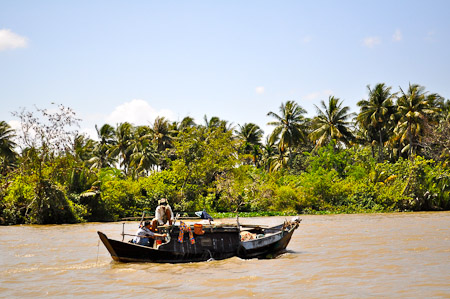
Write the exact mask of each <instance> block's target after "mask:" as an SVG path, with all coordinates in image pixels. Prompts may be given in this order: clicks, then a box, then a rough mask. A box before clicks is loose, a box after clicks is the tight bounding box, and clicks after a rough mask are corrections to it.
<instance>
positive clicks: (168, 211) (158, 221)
mask: <svg viewBox="0 0 450 299" xmlns="http://www.w3.org/2000/svg"><path fill="white" fill-rule="evenodd" d="M167 223H169V225H172V223H173V212H172V208H171V207H170V206H169V203H168V202H167V199H165V198H161V199H160V200H159V201H158V207H156V210H155V218H153V220H152V231H156V228H157V226H158V225H165V224H167Z"/></svg>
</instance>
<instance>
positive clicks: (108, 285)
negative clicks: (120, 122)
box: [0, 212, 450, 298]
mask: <svg viewBox="0 0 450 299" xmlns="http://www.w3.org/2000/svg"><path fill="white" fill-rule="evenodd" d="M301 218H303V221H302V223H301V224H300V228H299V229H298V230H297V231H296V232H295V233H294V236H293V238H292V240H291V243H290V244H289V246H288V250H287V252H286V253H285V254H283V255H281V256H280V257H278V258H276V259H272V260H241V259H239V258H231V259H228V260H223V261H210V262H203V263H191V264H151V263H141V264H140V263H131V264H123V263H117V262H114V261H112V259H111V257H110V255H109V253H108V252H107V251H106V249H105V248H104V247H103V244H101V243H100V242H99V240H98V237H97V233H96V232H97V230H100V231H103V232H104V233H106V234H107V235H108V236H110V237H112V238H116V239H121V236H120V233H121V230H122V225H121V224H120V223H89V224H76V225H50V226H12V227H0V266H1V267H0V294H1V297H4V298H10V297H41V296H46V297H65V296H84V297H95V298H98V297H99V298H116V297H117V298H119V297H149V296H153V295H158V296H160V297H161V298H186V297H211V298H230V297H235V298H248V297H264V298H299V297H301V298H323V297H336V296H343V297H354V298H361V297H390V298H392V297H403V298H404V297H413V298H424V297H444V298H450V213H448V212H445V213H405V214H369V215H329V216H302V217H301ZM283 220H284V217H270V218H240V221H241V223H248V224H250V223H251V224H256V223H268V224H277V223H279V222H280V221H283ZM136 225H137V224H136V223H134V222H128V223H127V224H126V226H125V227H126V229H127V230H129V232H134V230H135V229H136Z"/></svg>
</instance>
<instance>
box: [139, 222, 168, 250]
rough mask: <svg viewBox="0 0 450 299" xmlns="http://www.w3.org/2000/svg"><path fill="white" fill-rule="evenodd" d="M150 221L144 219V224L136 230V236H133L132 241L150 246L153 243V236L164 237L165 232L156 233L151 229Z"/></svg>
mask: <svg viewBox="0 0 450 299" xmlns="http://www.w3.org/2000/svg"><path fill="white" fill-rule="evenodd" d="M151 226H152V223H151V222H150V221H145V222H144V225H143V226H141V227H140V228H139V229H138V231H137V232H136V236H135V237H134V238H133V243H136V244H139V245H144V246H151V245H153V239H155V238H165V237H166V234H157V233H154V232H152V231H151V229H150V228H151Z"/></svg>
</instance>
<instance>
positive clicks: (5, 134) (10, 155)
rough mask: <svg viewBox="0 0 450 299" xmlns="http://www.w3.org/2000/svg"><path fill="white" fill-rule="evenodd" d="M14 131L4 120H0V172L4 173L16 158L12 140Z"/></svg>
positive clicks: (14, 145)
mask: <svg viewBox="0 0 450 299" xmlns="http://www.w3.org/2000/svg"><path fill="white" fill-rule="evenodd" d="M14 137H15V132H14V130H13V129H12V128H11V126H10V125H9V124H8V123H7V122H5V121H0V162H1V165H0V167H1V169H0V173H4V172H5V171H7V169H8V168H9V167H10V166H12V165H13V164H14V162H15V160H16V157H17V153H16V152H15V149H14V148H15V147H16V143H15V142H14V141H13V139H14Z"/></svg>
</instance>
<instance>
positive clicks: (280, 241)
mask: <svg viewBox="0 0 450 299" xmlns="http://www.w3.org/2000/svg"><path fill="white" fill-rule="evenodd" d="M296 228H297V227H292V228H290V229H289V230H281V231H279V232H276V233H274V234H271V235H269V236H266V237H263V238H260V239H255V240H250V241H246V242H242V243H241V244H240V246H239V248H238V251H237V256H238V257H240V258H243V259H251V258H274V257H276V256H277V255H279V254H281V253H283V252H284V251H285V249H286V247H287V245H288V244H289V242H290V240H291V237H292V235H293V233H294V231H295V229H296Z"/></svg>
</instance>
